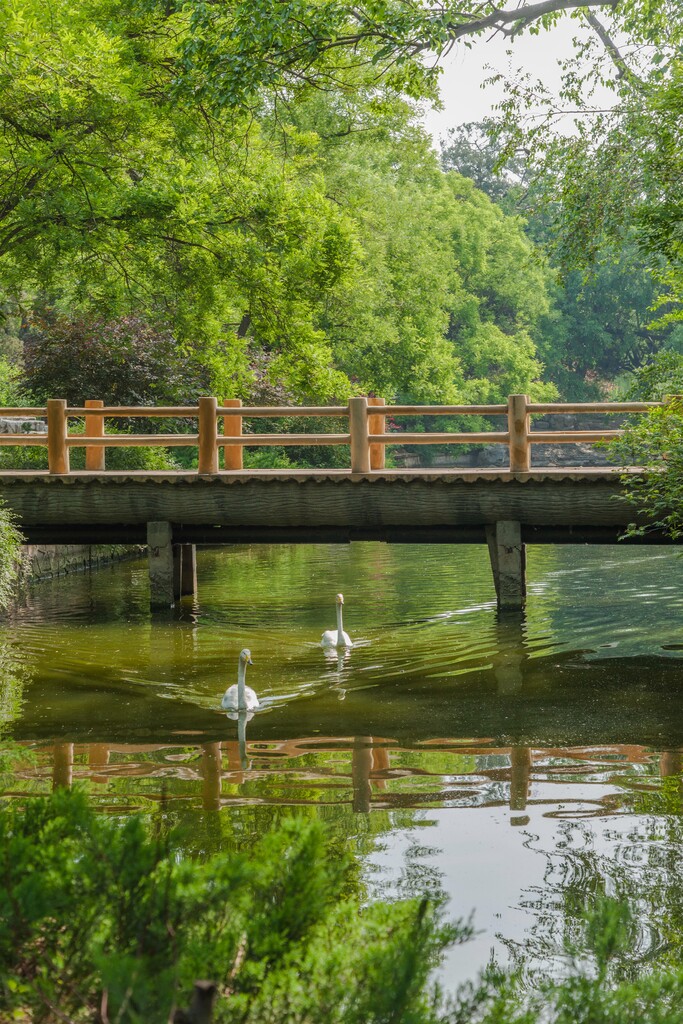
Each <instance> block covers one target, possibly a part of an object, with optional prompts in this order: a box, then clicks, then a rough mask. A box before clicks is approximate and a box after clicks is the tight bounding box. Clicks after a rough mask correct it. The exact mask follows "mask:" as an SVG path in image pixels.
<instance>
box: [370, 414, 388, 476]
mask: <svg viewBox="0 0 683 1024" xmlns="http://www.w3.org/2000/svg"><path fill="white" fill-rule="evenodd" d="M384 404H385V403H384V399H383V398H368V405H384ZM385 425H386V416H368V430H369V432H370V469H384V464H385V461H386V459H385V452H386V445H384V444H372V435H373V434H383V433H384V432H385Z"/></svg>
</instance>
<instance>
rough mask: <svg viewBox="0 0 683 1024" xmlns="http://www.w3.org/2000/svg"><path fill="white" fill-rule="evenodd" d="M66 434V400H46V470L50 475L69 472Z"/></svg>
mask: <svg viewBox="0 0 683 1024" xmlns="http://www.w3.org/2000/svg"><path fill="white" fill-rule="evenodd" d="M67 434H68V420H67V417H66V400H65V399H64V398H48V400H47V468H48V470H49V471H50V473H55V474H64V473H68V472H69V449H68V447H67V443H66V438H67Z"/></svg>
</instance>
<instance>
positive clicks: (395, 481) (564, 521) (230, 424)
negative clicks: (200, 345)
mask: <svg viewBox="0 0 683 1024" xmlns="http://www.w3.org/2000/svg"><path fill="white" fill-rule="evenodd" d="M658 404H659V403H655V402H619V403H602V402H598V403H582V404H560V403H534V402H530V401H529V399H528V397H527V396H526V395H511V396H510V398H509V399H508V402H507V404H500V405H479V406H477V405H469V406H456V405H452V406H408V405H386V404H385V403H384V400H383V399H379V398H364V397H360V398H351V399H350V400H349V403H348V405H344V406H319V407H311V406H307V407H295V408H289V407H263V406H259V407H246V406H242V404H241V403H240V401H239V400H236V399H233V400H227V401H226V402H224V404H223V405H221V406H219V404H218V402H217V400H216V399H215V398H200V399H199V402H198V404H197V405H196V406H178V407H139V406H105V405H104V404H103V403H102V402H100V401H91V402H87V403H86V404H85V406H82V407H78V406H77V407H69V406H68V405H67V403H66V402H65V401H64V400H61V399H51V400H49V401H48V402H47V405H46V406H45V407H40V408H26V407H21V408H11V409H4V410H0V416H2V417H7V418H11V417H20V418H23V417H30V418H32V419H33V421H34V427H37V425H38V423H39V422H40V421H42V420H46V421H47V430H46V431H45V429H44V427H43V432H37V429H33V430H29V431H27V432H26V433H20V434H1V435H0V446H4V445H21V446H27V445H29V446H36V445H40V446H43V447H46V448H47V469H45V470H39V471H33V470H15V471H7V470H5V471H2V472H0V497H2V499H4V501H5V503H6V505H7V506H8V507H9V508H11V509H12V510H13V511H14V512H15V514H16V516H17V519H18V522H19V525H20V527H21V530H22V532H23V534H24V536H25V539H26V541H27V542H28V543H49V544H64V543H68V544H91V543H104V544H109V543H112V544H113V543H129V544H135V543H142V544H147V545H148V551H149V566H150V580H151V601H152V605H153V606H157V607H169V606H172V605H173V603H174V601H175V600H176V599H177V598H178V597H179V596H182V595H183V594H188V593H193V592H194V590H195V588H196V562H195V545H197V544H211V545H215V544H234V543H245V542H246V543H311V542H329V543H347V542H349V541H352V540H353V541H356V540H380V541H388V542H397V543H419V542H428V543H446V544H457V543H476V542H487V543H488V547H489V552H490V556H491V564H492V569H493V576H494V581H495V585H496V592H497V596H498V602H499V605H500V606H501V607H503V608H519V607H521V606H522V605H523V603H524V596H525V545H526V544H527V543H614V542H616V541H617V540H618V538H619V536H620V535H621V534H622V533H623V531H624V528H625V527H626V525H627V523H628V522H629V521H632V520H633V519H634V511H633V508H632V506H631V505H629V504H628V503H627V502H626V500H625V499H624V495H623V485H622V482H621V481H622V477H623V476H624V474H625V473H638V472H641V471H640V470H638V469H637V468H633V467H631V468H628V467H627V468H618V467H615V468H590V469H589V468H579V467H577V468H563V469H547V468H534V467H533V464H532V452H533V446H534V445H535V444H540V443H545V444H548V443H551V444H570V443H577V442H589V443H593V442H596V441H602V440H608V439H610V438H613V437H616V436H618V435H619V434H620V433H621V431H619V430H607V429H605V430H590V431H582V430H565V431H555V430H551V431H541V430H532V427H531V419H532V417H533V416H535V415H544V414H548V413H561V414H567V413H573V414H581V413H591V414H594V413H603V414H604V413H608V414H625V413H642V412H646V411H647V410H648V409H650V408H652V407H654V406H656V405H658ZM437 416H443V417H454V416H478V417H486V418H488V417H502V418H504V423H505V427H506V429H504V430H497V431H496V430H486V431H480V432H464V433H453V432H448V431H444V432H431V433H430V432H409V431H407V430H403V429H398V430H387V418H388V417H391V421H390V422H391V424H392V425H393V423H394V420H395V418H399V419H400V418H403V417H422V418H424V417H437ZM142 417H148V418H152V419H154V420H162V421H163V420H171V421H177V420H186V419H190V420H194V421H196V423H197V427H196V431H194V432H192V433H176V434H172V433H154V434H139V433H134V434H133V433H123V434H122V433H106V430H105V421H106V420H111V419H124V420H127V421H130V420H131V419H139V418H142ZM295 417H296V418H299V417H306V418H308V419H312V420H313V421H314V422H315V423H320V422H322V423H323V425H324V426H330V425H332V426H334V425H335V421H336V423H339V422H341V423H343V424H344V425H345V426H346V428H347V429H346V430H345V431H344V432H339V433H331V432H326V431H325V430H324V429H319V430H318V432H317V433H312V432H304V433H296V434H295V433H286V434H283V433H274V432H270V433H255V432H249V431H248V430H245V421H247V424H248V425H250V424H251V423H252V422H253V421H254V420H259V419H267V420H269V421H272V420H277V419H292V418H295ZM70 421H71V422H73V421H80V422H79V425H80V429H81V430H84V432H82V433H78V432H72V431H70ZM330 421H332V423H330ZM219 426H221V427H222V432H220V431H219ZM76 429H77V430H78V427H77V428H76ZM422 444H438V445H444V444H447V445H451V444H467V445H472V444H487V445H489V444H500V445H504V446H506V447H507V449H508V451H509V465H508V467H507V468H504V469H477V470H469V469H433V468H432V469H391V468H386V464H385V461H386V460H385V452H386V448H387V446H391V445H401V446H403V445H422ZM305 445H316V446H317V445H347V446H348V447H349V449H350V464H349V466H348V468H345V469H344V468H340V469H277V470H276V469H272V470H271V469H244V468H243V460H242V453H243V450H244V448H245V447H252V446H257V447H264V446H265V447H268V446H270V447H272V446H277V447H279V446H297V447H300V446H305ZM112 446H117V447H131V446H146V447H147V446H152V447H161V448H170V447H177V446H183V447H195V448H197V449H198V462H197V469H196V470H192V471H185V470H180V471H177V472H147V471H127V472H121V471H118V472H117V471H112V470H108V469H107V468H106V449H107V448H108V447H112ZM72 448H85V469H84V470H77V471H74V470H71V469H70V460H69V453H70V450H71V449H72ZM221 450H222V452H223V459H222V466H221V465H220V461H221V460H220V459H219V454H220V452H221ZM639 542H649V543H662V542H667V539H666V538H665V537H663V536H662V535H661V534H658V533H655V532H651V533H648V534H647V535H646V537H644V538H640V539H639Z"/></svg>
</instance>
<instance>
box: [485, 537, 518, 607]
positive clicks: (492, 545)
mask: <svg viewBox="0 0 683 1024" xmlns="http://www.w3.org/2000/svg"><path fill="white" fill-rule="evenodd" d="M486 540H487V542H488V548H489V556H490V558H491V569H492V570H493V582H494V584H495V587H496V597H497V598H498V607H499V608H519V609H521V608H523V607H524V600H525V598H526V547H525V545H524V544H523V543H522V526H521V523H518V522H515V521H514V520H511V519H505V520H500V521H499V522H497V523H494V524H493V525H492V526H487V527H486Z"/></svg>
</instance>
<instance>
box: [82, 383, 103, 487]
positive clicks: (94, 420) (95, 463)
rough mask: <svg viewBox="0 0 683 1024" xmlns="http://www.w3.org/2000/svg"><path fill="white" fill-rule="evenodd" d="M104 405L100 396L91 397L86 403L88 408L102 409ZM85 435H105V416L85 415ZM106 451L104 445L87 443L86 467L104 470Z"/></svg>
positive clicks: (96, 470)
mask: <svg viewBox="0 0 683 1024" xmlns="http://www.w3.org/2000/svg"><path fill="white" fill-rule="evenodd" d="M103 406H104V402H102V401H100V399H99V398H89V399H88V400H87V401H86V403H85V407H86V409H101V408H102V407H103ZM85 436H86V437H104V416H86V417H85ZM105 451H106V449H105V447H104V445H101V446H100V445H98V444H92V445H87V446H86V449H85V468H86V469H90V470H93V471H94V472H102V471H103V470H104V468H105V455H104V453H105Z"/></svg>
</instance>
